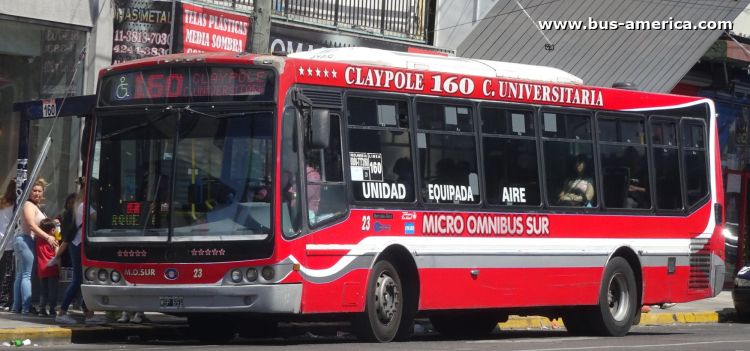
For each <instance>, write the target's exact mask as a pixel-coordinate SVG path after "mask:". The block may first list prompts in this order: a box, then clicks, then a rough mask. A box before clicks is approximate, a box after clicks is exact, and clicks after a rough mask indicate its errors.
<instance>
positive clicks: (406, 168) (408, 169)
mask: <svg viewBox="0 0 750 351" xmlns="http://www.w3.org/2000/svg"><path fill="white" fill-rule="evenodd" d="M393 173H395V174H396V175H397V176H398V179H396V183H398V184H403V185H404V187H406V198H405V199H404V201H406V202H412V201H414V170H413V168H412V163H411V160H410V159H409V158H408V157H401V158H399V159H398V160H396V163H394V164H393Z"/></svg>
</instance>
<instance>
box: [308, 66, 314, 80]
mask: <svg viewBox="0 0 750 351" xmlns="http://www.w3.org/2000/svg"><path fill="white" fill-rule="evenodd" d="M312 73H313V70H312V68H310V66H308V67H307V75H308V76H310V77H312Z"/></svg>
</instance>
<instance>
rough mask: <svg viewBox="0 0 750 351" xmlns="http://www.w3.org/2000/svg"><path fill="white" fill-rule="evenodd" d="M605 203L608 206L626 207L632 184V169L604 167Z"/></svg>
mask: <svg viewBox="0 0 750 351" xmlns="http://www.w3.org/2000/svg"><path fill="white" fill-rule="evenodd" d="M603 181H604V204H605V205H606V206H608V207H615V208H617V207H620V208H623V207H626V200H627V197H628V188H629V185H630V169H628V168H627V167H608V168H605V169H604V178H603Z"/></svg>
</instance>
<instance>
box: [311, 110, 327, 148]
mask: <svg viewBox="0 0 750 351" xmlns="http://www.w3.org/2000/svg"><path fill="white" fill-rule="evenodd" d="M309 128H310V129H309V134H308V146H309V147H310V149H313V150H315V149H325V148H327V147H328V144H329V143H330V141H331V140H330V139H331V113H330V112H329V111H328V110H326V109H312V116H311V117H310V127H309Z"/></svg>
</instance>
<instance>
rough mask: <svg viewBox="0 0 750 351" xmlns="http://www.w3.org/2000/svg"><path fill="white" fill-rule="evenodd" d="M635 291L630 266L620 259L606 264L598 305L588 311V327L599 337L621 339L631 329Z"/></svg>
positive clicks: (634, 312)
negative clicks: (619, 337) (589, 312)
mask: <svg viewBox="0 0 750 351" xmlns="http://www.w3.org/2000/svg"><path fill="white" fill-rule="evenodd" d="M637 295H638V294H637V290H636V283H635V275H634V274H633V269H632V268H630V264H628V261H626V260H625V259H624V258H622V257H615V258H613V259H612V260H610V261H609V263H608V264H607V267H606V268H605V270H604V277H603V279H602V284H601V286H600V287H599V304H598V305H597V306H595V308H594V309H592V310H591V314H590V315H589V323H590V324H589V325H590V327H592V328H594V329H595V331H596V332H597V334H599V335H603V336H623V335H625V334H627V333H628V331H629V330H630V327H631V326H632V325H633V318H635V314H636V308H637V306H636V298H637Z"/></svg>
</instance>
